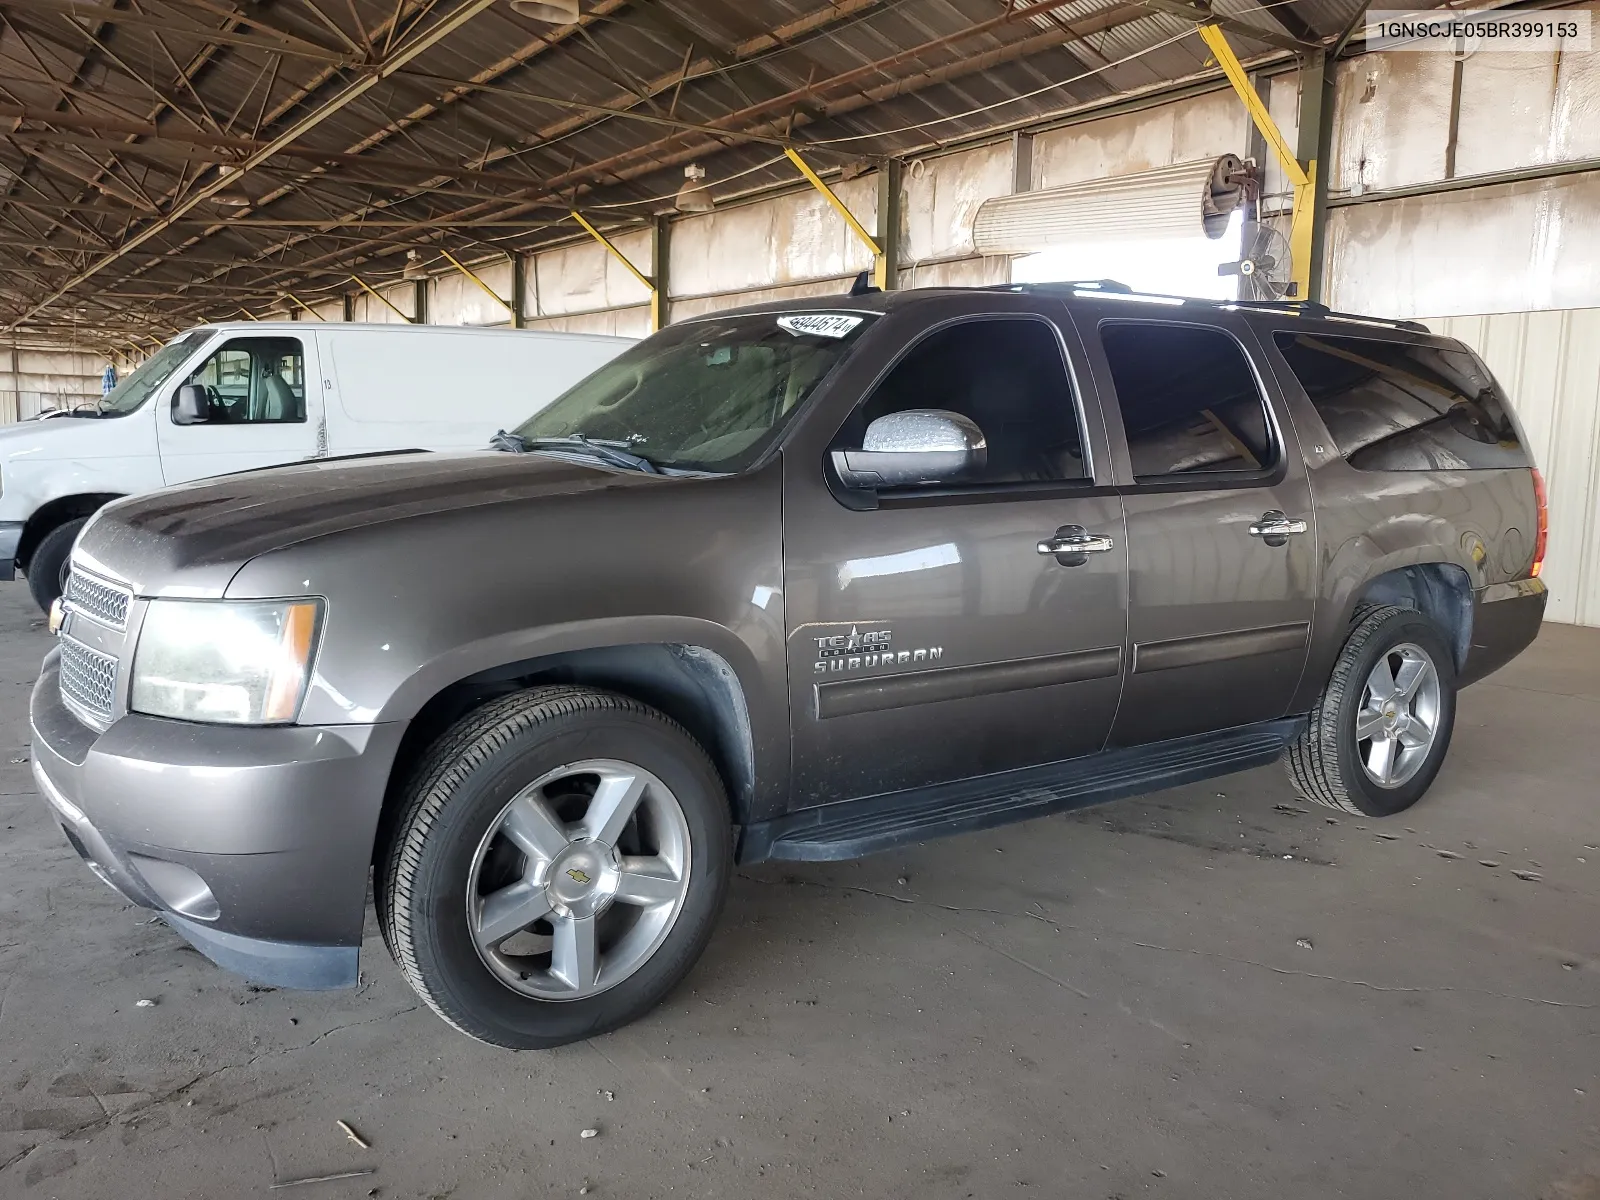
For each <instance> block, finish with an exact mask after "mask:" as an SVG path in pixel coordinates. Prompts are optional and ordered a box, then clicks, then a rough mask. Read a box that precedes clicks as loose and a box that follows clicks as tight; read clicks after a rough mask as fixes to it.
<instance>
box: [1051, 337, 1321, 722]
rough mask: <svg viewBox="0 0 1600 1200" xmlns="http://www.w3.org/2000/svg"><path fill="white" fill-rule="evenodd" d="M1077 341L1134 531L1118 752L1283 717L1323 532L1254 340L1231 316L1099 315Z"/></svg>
mask: <svg viewBox="0 0 1600 1200" xmlns="http://www.w3.org/2000/svg"><path fill="white" fill-rule="evenodd" d="M1085 325H1087V326H1089V327H1088V328H1081V327H1082V326H1085ZM1080 331H1081V333H1082V335H1083V338H1084V340H1085V342H1086V343H1087V344H1088V346H1089V348H1090V357H1091V360H1092V362H1093V364H1094V366H1093V370H1094V374H1095V377H1096V379H1097V381H1098V384H1099V391H1100V395H1101V398H1102V403H1103V407H1104V409H1105V412H1106V422H1107V425H1108V427H1110V429H1111V437H1112V442H1113V453H1114V454H1115V455H1116V458H1117V471H1118V479H1119V483H1120V485H1121V492H1122V498H1123V506H1124V511H1125V513H1126V519H1127V526H1128V528H1127V535H1128V588H1129V591H1128V643H1127V646H1128V667H1129V670H1128V678H1127V682H1126V684H1125V686H1124V689H1123V697H1122V703H1121V706H1120V708H1119V710H1118V714H1117V719H1116V723H1115V726H1114V727H1113V729H1112V731H1111V739H1110V740H1111V744H1112V745H1118V746H1128V745H1139V744H1142V743H1147V742H1154V741H1160V740H1162V739H1165V738H1173V737H1180V736H1183V735H1185V734H1191V733H1200V732H1206V731H1210V730H1217V729H1226V728H1230V727H1233V726H1238V725H1245V724H1249V723H1252V722H1255V721H1263V720H1270V719H1273V718H1276V717H1280V716H1283V715H1284V714H1285V713H1286V712H1287V711H1288V709H1289V707H1290V705H1291V704H1292V702H1293V699H1294V693H1295V689H1296V685H1297V684H1298V682H1299V679H1300V674H1301V672H1302V671H1303V670H1304V667H1305V662H1306V655H1307V649H1308V646H1309V642H1310V634H1311V618H1312V612H1313V608H1314V606H1315V603H1316V596H1317V572H1318V565H1317V564H1318V557H1317V543H1316V539H1317V534H1316V523H1315V521H1314V519H1313V514H1312V509H1311V493H1310V488H1309V486H1308V483H1307V479H1306V471H1305V466H1304V463H1303V462H1302V460H1301V455H1300V450H1299V446H1298V443H1297V442H1296V440H1295V437H1294V433H1293V431H1292V429H1291V428H1290V426H1289V423H1288V421H1287V419H1286V417H1285V415H1284V412H1283V405H1282V403H1281V401H1280V400H1279V399H1278V398H1277V397H1276V395H1275V394H1274V393H1272V392H1271V391H1270V390H1269V388H1268V385H1267V379H1268V378H1270V377H1269V376H1266V375H1265V373H1263V372H1262V371H1260V370H1259V369H1258V368H1257V365H1256V363H1255V362H1254V361H1253V359H1252V357H1251V353H1250V348H1253V346H1254V341H1253V339H1252V337H1251V335H1250V332H1249V330H1248V329H1247V328H1246V327H1245V326H1244V323H1243V322H1242V321H1240V320H1239V319H1237V317H1236V315H1234V314H1229V313H1217V312H1208V313H1207V314H1206V316H1205V317H1204V318H1200V319H1193V318H1188V319H1186V318H1181V317H1175V318H1171V319H1162V320H1145V319H1128V318H1124V317H1122V316H1120V315H1117V316H1107V315H1104V312H1103V310H1102V311H1101V312H1100V313H1099V314H1098V315H1097V317H1096V319H1095V320H1094V321H1093V322H1092V323H1091V322H1089V321H1085V320H1082V319H1081V318H1080Z"/></svg>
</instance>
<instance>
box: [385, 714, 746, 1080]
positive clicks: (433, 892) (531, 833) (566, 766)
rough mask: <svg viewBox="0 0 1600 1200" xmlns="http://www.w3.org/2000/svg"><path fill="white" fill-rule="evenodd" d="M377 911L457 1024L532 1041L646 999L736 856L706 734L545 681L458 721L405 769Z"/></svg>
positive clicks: (640, 1007) (664, 984)
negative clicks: (699, 738) (698, 736)
mask: <svg viewBox="0 0 1600 1200" xmlns="http://www.w3.org/2000/svg"><path fill="white" fill-rule="evenodd" d="M401 805H402V807H401V810H400V816H399V818H398V821H397V823H396V826H395V831H394V834H393V836H392V838H391V839H390V843H389V846H388V850H387V853H386V854H385V856H384V859H383V861H381V862H380V864H379V868H380V871H379V877H378V896H377V901H378V916H379V920H380V922H381V923H382V926H383V931H384V940H385V941H386V942H387V943H388V946H389V949H390V952H391V953H393V955H394V957H395V960H396V961H397V962H398V963H399V964H400V968H401V970H402V971H403V972H404V973H405V976H406V979H407V981H408V982H409V983H410V984H411V986H412V987H413V988H414V989H415V990H416V992H417V994H418V995H420V996H421V997H422V998H423V999H424V1000H425V1001H427V1003H428V1005H429V1007H431V1008H432V1009H433V1010H434V1012H436V1013H438V1014H439V1015H440V1016H441V1017H443V1018H444V1019H445V1020H446V1021H448V1022H449V1023H450V1024H451V1025H453V1026H455V1027H456V1028H457V1029H459V1030H460V1031H461V1032H463V1033H465V1034H467V1035H469V1036H470V1037H474V1038H477V1039H479V1040H480V1041H484V1042H489V1043H491V1044H493V1045H496V1046H506V1047H509V1048H511V1049H516V1050H532V1049H543V1048H546V1047H550V1046H559V1045H562V1044H564V1043H566V1042H571V1041H577V1040H579V1039H582V1038H587V1037H592V1036H594V1035H595V1034H599V1033H604V1032H606V1031H608V1030H612V1029H615V1028H617V1027H618V1026H620V1025H625V1024H627V1023H628V1022H629V1021H632V1020H635V1019H637V1018H638V1017H640V1016H642V1015H643V1014H645V1013H646V1012H648V1011H649V1010H650V1009H651V1008H653V1007H655V1005H656V1004H657V1003H659V1002H660V1000H661V999H662V998H663V997H664V996H665V995H666V994H667V993H668V992H669V991H670V990H671V989H672V988H673V987H674V986H675V985H676V984H677V983H678V981H679V980H681V979H682V978H683V976H684V975H685V974H686V973H687V972H688V970H689V968H690V967H691V966H692V965H693V964H694V961H695V960H696V959H697V958H698V957H699V956H700V952H701V951H702V950H703V949H704V948H705V944H706V941H707V940H708V939H709V938H710V936H711V928H712V925H713V923H714V922H715V921H716V917H717V913H718V912H719V911H720V909H721V907H722V902H723V898H724V897H725V895H726V893H727V889H728V878H729V875H730V873H731V863H732V857H733V838H732V831H731V828H730V825H729V816H728V801H727V795H726V793H725V791H724V789H723V786H722V781H721V779H720V778H719V777H718V775H717V771H716V768H715V767H713V766H712V764H711V760H710V759H709V758H708V757H707V756H706V753H705V751H704V750H702V749H701V748H700V746H699V745H698V744H697V743H696V742H695V741H694V739H693V738H691V737H690V736H689V735H688V734H687V733H686V732H684V730H683V729H682V728H680V727H679V726H678V725H677V724H676V723H675V722H673V721H672V720H670V719H668V718H667V717H666V716H664V715H663V714H661V713H659V712H657V711H656V710H655V709H652V708H648V707H646V706H645V705H643V704H640V703H638V702H637V701H635V700H631V699H629V698H628V697H626V696H619V695H615V694H612V693H609V692H600V691H594V690H591V689H588V688H575V687H540V688H530V689H528V690H527V691H522V692H518V693H516V694H514V695H510V696H505V697H502V698H500V699H498V700H494V701H492V702H490V703H489V704H486V705H484V706H483V707H482V708H480V709H477V710H476V711H475V712H472V713H470V714H468V715H467V716H466V717H464V718H462V719H461V720H460V721H458V722H457V723H456V724H455V725H454V726H452V727H451V728H450V729H449V730H448V731H447V732H446V733H445V734H444V735H443V736H442V737H440V739H439V740H438V741H437V742H436V743H435V744H434V745H433V747H432V748H431V749H430V750H429V751H428V752H427V754H426V756H425V757H424V759H423V761H422V763H421V764H420V765H419V766H418V767H417V769H416V770H415V772H413V774H412V775H411V777H410V780H409V781H408V783H407V784H406V787H405V790H404V792H403V794H402V798H401Z"/></svg>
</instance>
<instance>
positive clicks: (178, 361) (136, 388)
mask: <svg viewBox="0 0 1600 1200" xmlns="http://www.w3.org/2000/svg"><path fill="white" fill-rule="evenodd" d="M214 336H215V331H214V330H211V329H194V330H190V331H189V332H188V333H186V334H184V335H183V336H182V337H181V338H178V339H177V340H176V341H171V342H168V343H167V344H166V345H165V346H163V347H161V349H159V350H157V351H156V352H155V353H154V354H152V355H151V356H150V357H149V358H147V359H145V360H144V362H142V363H140V364H139V367H138V369H137V370H136V371H134V372H133V374H131V375H129V376H128V377H127V378H126V379H124V380H123V381H122V382H121V383H119V384H117V386H116V387H114V388H112V389H111V390H110V391H109V392H108V393H106V396H105V399H103V400H101V401H100V415H101V416H105V417H125V416H127V415H128V414H129V413H131V412H132V411H133V410H134V409H136V408H138V407H139V406H140V405H141V404H143V403H144V402H145V401H146V400H148V399H150V396H151V394H152V393H153V392H155V391H156V389H157V388H159V387H160V386H161V385H162V384H163V383H165V382H166V381H167V379H168V378H169V377H170V376H171V375H172V373H173V372H174V371H176V370H177V369H178V368H179V367H181V366H182V365H183V364H184V363H185V362H186V361H188V358H189V356H190V355H191V354H193V353H194V352H195V351H196V350H198V349H200V347H201V346H203V345H205V344H206V343H207V342H209V341H210V340H211V339H212V337H214Z"/></svg>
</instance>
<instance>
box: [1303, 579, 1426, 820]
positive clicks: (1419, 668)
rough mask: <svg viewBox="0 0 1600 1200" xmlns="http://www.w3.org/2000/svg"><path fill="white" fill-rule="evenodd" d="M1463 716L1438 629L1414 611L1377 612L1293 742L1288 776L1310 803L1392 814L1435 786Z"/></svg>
mask: <svg viewBox="0 0 1600 1200" xmlns="http://www.w3.org/2000/svg"><path fill="white" fill-rule="evenodd" d="M1455 717H1456V673H1455V660H1454V659H1453V658H1452V656H1451V653H1450V648H1449V645H1448V644H1447V642H1446V641H1445V637H1444V634H1443V633H1442V632H1441V630H1440V629H1439V627H1438V626H1437V625H1436V624H1434V622H1433V621H1432V620H1430V619H1429V618H1427V617H1425V616H1423V615H1422V614H1421V613H1419V612H1416V611H1414V610H1412V609H1409V608H1395V607H1392V606H1384V607H1381V608H1373V609H1369V610H1367V611H1365V612H1363V613H1360V614H1358V619H1357V621H1356V625H1355V628H1354V629H1353V630H1351V632H1350V637H1349V640H1347V641H1346V642H1345V644H1344V649H1343V650H1342V651H1341V652H1340V654H1339V659H1338V662H1337V663H1335V665H1334V668H1333V676H1332V678H1331V679H1329V681H1328V686H1327V688H1326V689H1325V690H1324V691H1323V693H1322V699H1321V700H1320V701H1319V702H1318V704H1317V707H1316V708H1315V709H1314V710H1313V711H1312V713H1311V721H1310V724H1309V725H1308V726H1307V727H1306V730H1305V732H1304V733H1302V734H1301V735H1300V737H1299V739H1298V740H1296V742H1295V743H1294V745H1293V746H1291V747H1290V748H1289V755H1288V759H1287V764H1288V768H1289V778H1290V779H1291V780H1292V781H1293V783H1294V786H1295V790H1296V791H1298V792H1299V793H1300V795H1301V796H1303V797H1304V798H1305V799H1307V800H1312V801H1315V802H1316V803H1318V804H1326V805H1327V806H1329V807H1330V808H1338V809H1343V810H1344V811H1345V812H1348V813H1356V814H1359V815H1362V816H1368V817H1388V816H1393V815H1394V814H1395V813H1398V812H1402V811H1404V810H1405V809H1408V808H1410V807H1411V806H1412V805H1413V804H1415V803H1416V802H1417V801H1418V800H1419V799H1421V797H1422V794H1423V793H1424V792H1426V791H1427V790H1428V787H1429V785H1430V784H1432V783H1433V779H1434V776H1435V775H1437V774H1438V773H1439V767H1440V766H1441V765H1442V764H1443V762H1444V756H1445V752H1446V751H1447V750H1448V749H1449V747H1450V733H1451V730H1452V728H1453V727H1454V725H1455Z"/></svg>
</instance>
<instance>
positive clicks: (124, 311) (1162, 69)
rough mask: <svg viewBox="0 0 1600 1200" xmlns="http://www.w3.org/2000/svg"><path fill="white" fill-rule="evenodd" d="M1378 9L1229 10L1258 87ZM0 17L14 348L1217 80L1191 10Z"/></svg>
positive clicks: (734, 0)
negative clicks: (1271, 65) (1157, 89)
mask: <svg viewBox="0 0 1600 1200" xmlns="http://www.w3.org/2000/svg"><path fill="white" fill-rule="evenodd" d="M1361 9H1362V5H1361V3H1360V0H1276V2H1273V3H1268V4H1265V5H1263V4H1261V3H1257V2H1256V0H1216V2H1215V7H1214V9H1213V10H1211V11H1212V12H1213V13H1214V15H1215V16H1216V17H1217V18H1218V19H1220V20H1222V21H1223V22H1224V25H1225V28H1226V29H1227V30H1228V32H1229V36H1230V39H1231V40H1232V41H1233V42H1234V44H1235V46H1236V48H1237V50H1238V52H1239V54H1240V55H1241V56H1243V57H1245V58H1247V59H1250V58H1252V57H1259V56H1262V55H1266V54H1271V53H1284V52H1287V51H1288V50H1289V49H1290V48H1292V47H1294V46H1295V45H1296V44H1300V45H1302V46H1304V45H1325V44H1327V43H1329V42H1331V41H1333V40H1334V39H1336V38H1338V37H1339V35H1340V34H1341V33H1342V32H1343V31H1344V29H1345V27H1346V26H1347V25H1348V24H1349V23H1350V22H1351V21H1352V19H1353V18H1355V16H1356V15H1357V14H1358V13H1359V12H1360V11H1361ZM581 11H582V15H581V19H580V20H579V22H578V23H577V24H576V25H570V26H554V25H548V24H543V23H540V22H538V21H533V20H529V19H526V18H524V17H522V16H520V15H518V14H517V13H515V12H513V11H512V9H511V8H510V6H509V4H508V3H507V0H345V3H343V4H335V3H331V2H330V0H248V2H247V0H0V330H5V329H10V330H12V331H16V330H19V329H24V330H26V329H42V328H49V327H54V328H60V327H62V326H64V325H70V324H74V323H81V324H82V326H83V327H84V328H85V329H90V328H93V329H96V330H101V331H104V332H106V333H108V334H112V333H117V332H127V333H150V332H156V333H161V332H166V331H168V330H170V329H172V328H174V327H176V326H181V325H183V324H187V323H192V321H193V320H195V319H196V318H197V317H198V316H199V315H201V314H204V313H207V312H210V313H211V314H216V313H217V310H218V308H219V307H220V306H224V305H232V306H239V305H246V306H248V305H256V306H265V305H277V304H278V302H279V300H280V297H281V296H282V294H283V292H284V291H286V290H292V291H295V293H296V294H297V295H300V296H303V297H304V298H305V299H307V300H313V299H314V298H321V297H325V296H327V295H331V294H335V293H339V292H342V291H344V290H348V288H349V287H350V275H351V273H352V272H359V273H360V274H361V275H362V277H363V279H367V280H369V281H371V282H373V283H375V284H376V283H379V282H390V281H393V280H394V279H396V278H399V277H400V273H401V269H402V267H403V264H404V254H405V251H406V250H407V249H411V248H421V249H427V248H429V247H438V248H442V249H446V250H449V251H450V252H451V253H453V254H455V255H457V256H458V257H476V256H481V255H482V254H483V253H484V252H485V251H487V250H496V251H513V250H523V249H528V248H532V247H535V246H538V245H540V244H542V243H545V242H549V241H552V240H557V239H561V238H564V237H568V236H570V235H571V234H572V233H573V232H574V229H575V227H574V226H573V224H572V223H571V222H570V220H568V219H567V217H566V214H567V212H568V210H569V209H570V208H571V207H573V206H574V205H576V206H578V207H579V208H581V209H582V210H583V211H584V212H585V213H586V214H588V215H589V216H591V218H592V219H594V220H596V221H598V222H600V223H602V224H603V225H604V224H616V223H619V222H623V221H626V220H630V219H636V218H645V217H648V216H650V215H652V214H653V213H657V212H661V211H666V210H667V209H669V208H670V203H671V197H672V194H673V193H674V192H675V191H676V189H677V188H678V186H679V185H680V184H681V183H682V181H683V166H684V165H685V164H687V163H690V162H697V163H700V164H702V165H703V166H705V168H706V170H707V174H708V179H707V183H708V185H709V186H710V187H711V189H712V191H713V194H714V195H716V196H717V197H718V198H719V199H721V198H725V197H727V196H730V195H733V194H742V193H746V192H749V191H751V190H756V189H761V188H764V187H771V186H775V185H779V184H783V183H788V182H792V181H793V179H794V173H793V168H792V167H791V166H789V165H788V164H786V163H783V162H775V161H773V160H774V159H777V158H778V157H779V156H780V155H781V153H782V147H783V145H785V144H793V145H794V146H795V147H796V148H797V149H800V150H801V151H802V152H803V153H804V154H805V155H806V157H807V158H808V160H810V161H811V162H812V163H813V164H814V165H816V167H817V168H818V169H819V170H828V169H833V168H841V167H849V168H852V169H858V168H860V167H861V166H862V165H863V163H866V164H870V163H871V162H873V161H879V160H881V159H883V158H885V157H889V156H906V155H910V154H913V153H926V152H927V151H928V150H930V149H933V148H937V147H939V146H943V145H948V144H951V143H954V142H959V141H961V140H963V139H969V138H972V137H973V136H975V135H981V134H983V133H985V132H987V131H992V130H996V129H1000V128H1005V127H1014V126H1017V125H1021V124H1024V123H1027V122H1029V121H1035V120H1038V119H1041V118H1044V117H1047V116H1049V115H1052V114H1055V113H1059V112H1061V111H1063V110H1065V109H1071V108H1075V107H1080V106H1082V105H1085V104H1088V103H1093V102H1096V101H1103V100H1107V99H1110V98H1114V97H1116V96H1117V95H1119V94H1122V93H1126V92H1129V91H1133V90H1139V89H1146V88H1149V87H1151V86H1152V85H1159V84H1162V83H1164V82H1169V81H1174V80H1180V79H1183V78H1186V77H1189V76H1192V75H1194V74H1195V73H1197V72H1200V71H1202V70H1204V69H1206V68H1207V65H1208V59H1207V57H1206V52H1205V49H1204V46H1203V43H1202V42H1201V41H1200V39H1199V38H1198V37H1196V36H1195V35H1194V28H1195V25H1194V21H1195V19H1196V18H1197V17H1201V16H1204V14H1205V11H1206V10H1204V9H1202V8H1201V7H1199V6H1198V5H1197V4H1192V3H1191V0H832V2H824V0H583V3H582V10H581Z"/></svg>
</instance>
